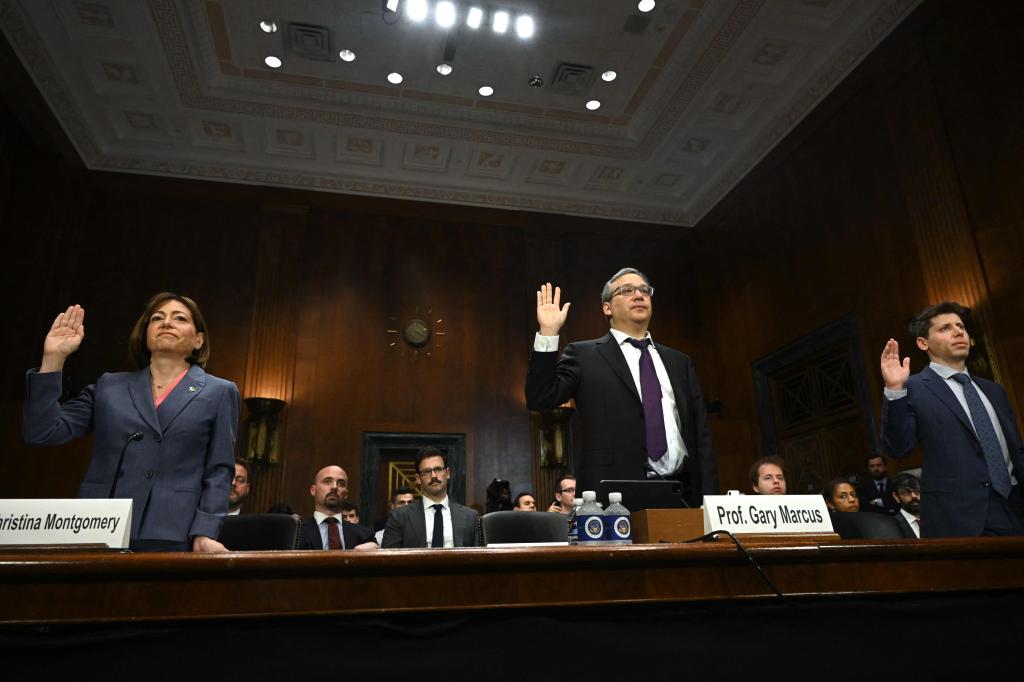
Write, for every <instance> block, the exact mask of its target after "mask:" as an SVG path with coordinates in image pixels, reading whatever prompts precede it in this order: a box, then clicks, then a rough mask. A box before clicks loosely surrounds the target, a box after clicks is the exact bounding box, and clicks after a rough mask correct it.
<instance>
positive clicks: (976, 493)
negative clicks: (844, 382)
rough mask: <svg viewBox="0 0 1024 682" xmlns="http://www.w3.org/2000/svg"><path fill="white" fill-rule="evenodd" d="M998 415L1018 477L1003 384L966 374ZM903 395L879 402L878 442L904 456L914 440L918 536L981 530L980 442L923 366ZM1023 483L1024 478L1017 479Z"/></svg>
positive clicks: (1022, 468)
mask: <svg viewBox="0 0 1024 682" xmlns="http://www.w3.org/2000/svg"><path fill="white" fill-rule="evenodd" d="M971 379H972V381H973V382H974V383H975V384H977V386H978V388H980V389H981V391H982V392H983V393H984V394H985V397H987V398H988V400H989V402H990V403H992V407H993V408H994V409H995V412H996V416H997V417H998V419H999V425H1000V426H1001V427H1002V429H1003V435H1004V436H1005V437H1006V447H1007V450H1008V451H1009V453H1010V462H1011V464H1012V466H1013V471H1014V475H1015V476H1016V477H1017V479H1018V481H1020V479H1021V477H1022V476H1024V444H1022V443H1021V437H1020V431H1018V430H1017V419H1016V417H1015V416H1014V414H1013V409H1012V408H1011V407H1010V401H1009V399H1008V398H1007V397H1006V391H1004V390H1003V387H1002V386H1000V385H999V384H997V383H995V382H994V381H989V380H987V379H982V378H980V377H975V376H972V377H971ZM906 389H907V395H906V396H905V397H903V398H900V399H899V400H889V399H887V398H883V400H882V440H883V442H884V445H885V448H886V451H887V452H888V453H889V454H890V455H892V456H893V457H896V458H901V457H906V456H907V455H909V454H910V453H911V451H912V450H913V449H914V446H915V445H917V444H918V443H920V445H921V448H922V449H923V450H924V461H923V463H922V467H921V537H923V538H941V537H969V536H978V535H981V534H982V531H984V529H985V517H986V512H987V510H988V497H989V487H988V484H989V475H988V467H987V466H986V464H985V455H984V453H983V452H982V450H981V443H980V442H979V441H978V437H977V435H976V434H975V433H974V427H973V426H971V422H970V420H969V419H968V417H967V412H966V411H965V410H964V408H963V406H961V405H960V402H959V401H958V400H957V399H956V396H955V395H953V391H952V390H950V387H949V386H947V385H946V380H945V379H943V378H942V377H940V376H939V375H938V374H936V373H935V371H934V370H932V369H931V368H930V367H926V368H925V369H924V370H922V371H921V372H919V373H918V374H915V375H913V376H912V377H910V378H909V379H908V380H907V385H906ZM1020 482H1022V483H1024V481H1020Z"/></svg>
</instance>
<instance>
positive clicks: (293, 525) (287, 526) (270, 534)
mask: <svg viewBox="0 0 1024 682" xmlns="http://www.w3.org/2000/svg"><path fill="white" fill-rule="evenodd" d="M299 525H300V524H299V520H298V519H297V518H295V517H294V516H292V515H291V514H242V515H239V516H228V517H225V519H224V526H223V527H222V528H221V530H220V537H219V538H218V539H219V540H220V542H221V543H222V544H223V545H224V546H225V547H227V548H228V549H230V550H233V551H240V552H252V551H260V550H270V549H296V548H297V547H298V542H299Z"/></svg>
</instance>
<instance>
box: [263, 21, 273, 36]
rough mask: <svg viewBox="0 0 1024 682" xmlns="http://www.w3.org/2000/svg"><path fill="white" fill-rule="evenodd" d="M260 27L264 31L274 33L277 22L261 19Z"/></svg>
mask: <svg viewBox="0 0 1024 682" xmlns="http://www.w3.org/2000/svg"><path fill="white" fill-rule="evenodd" d="M260 29H261V30H262V31H263V32H264V33H276V32H277V24H275V23H274V22H273V21H261V22H260Z"/></svg>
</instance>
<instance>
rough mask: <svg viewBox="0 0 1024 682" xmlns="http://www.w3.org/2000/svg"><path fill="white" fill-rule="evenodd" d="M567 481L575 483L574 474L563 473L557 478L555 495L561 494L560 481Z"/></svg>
mask: <svg viewBox="0 0 1024 682" xmlns="http://www.w3.org/2000/svg"><path fill="white" fill-rule="evenodd" d="M568 479H572V480H573V481H575V480H576V474H571V473H564V474H562V475H561V476H559V478H558V480H557V481H556V482H555V494H556V495H557V494H559V493H561V492H562V481H565V480H568ZM577 492H579V491H577Z"/></svg>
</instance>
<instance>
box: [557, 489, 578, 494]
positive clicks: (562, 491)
mask: <svg viewBox="0 0 1024 682" xmlns="http://www.w3.org/2000/svg"><path fill="white" fill-rule="evenodd" d="M558 492H560V493H574V492H576V488H561V489H559V491H558Z"/></svg>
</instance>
